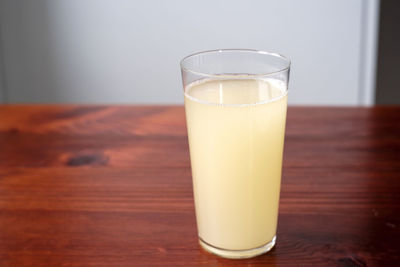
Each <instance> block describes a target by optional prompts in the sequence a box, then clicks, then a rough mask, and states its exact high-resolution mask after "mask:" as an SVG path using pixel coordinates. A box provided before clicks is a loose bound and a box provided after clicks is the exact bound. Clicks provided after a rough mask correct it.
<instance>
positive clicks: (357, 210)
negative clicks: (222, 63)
mask: <svg viewBox="0 0 400 267" xmlns="http://www.w3.org/2000/svg"><path fill="white" fill-rule="evenodd" d="M286 132H287V133H286V143H285V154H284V167H283V180H282V194H281V202H280V215H279V226H278V240H277V245H276V247H275V248H274V249H273V251H272V252H270V253H269V254H266V255H263V256H259V257H256V258H253V259H248V260H236V261H234V260H226V259H221V258H218V257H216V256H213V255H210V254H208V253H207V252H204V251H203V250H202V249H201V248H200V247H199V245H198V244H197V238H196V224H195V216H194V207H193V197H192V188H191V187H192V184H191V174H190V165H189V154H188V144H187V135H186V128H185V118H184V112H183V108H182V107H176V106H174V107H170V106H169V107H167V106H135V107H132V106H43V105H36V106H24V105H21V106H19V105H9V106H1V107H0V266H5V267H8V266H13V267H14V266H18V267H19V266H74V267H75V266H253V265H254V266H262V265H268V264H269V265H271V266H396V265H398V264H399V263H398V262H399V260H400V242H399V240H400V215H399V214H400V108H399V107H376V108H320V107H318V108H317V107H315V108H313V107H307V108H306V107H290V108H289V111H288V122H287V131H286Z"/></svg>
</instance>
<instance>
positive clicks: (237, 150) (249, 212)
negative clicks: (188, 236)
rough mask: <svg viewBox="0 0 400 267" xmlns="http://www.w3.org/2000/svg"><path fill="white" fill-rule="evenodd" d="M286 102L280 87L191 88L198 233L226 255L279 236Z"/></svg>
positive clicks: (240, 83) (214, 84)
mask: <svg viewBox="0 0 400 267" xmlns="http://www.w3.org/2000/svg"><path fill="white" fill-rule="evenodd" d="M286 105H287V95H286V88H285V87H284V84H283V83H281V82H279V81H277V80H255V79H241V80H205V81H204V80H203V81H201V82H195V83H193V84H190V85H189V86H187V87H186V88H185V109H186V119H187V127H188V134H189V145H190V158H191V166H192V175H193V189H194V197H195V207H196V217H197V227H198V233H199V237H200V238H201V239H202V240H203V241H205V242H206V243H208V244H210V245H212V246H215V247H218V248H223V249H231V250H244V249H251V248H256V247H259V246H262V245H264V244H266V243H268V242H270V241H271V240H272V238H273V237H274V236H275V234H276V226H277V215H278V203H279V192H280V180H281V169H282V150H283V140H284V129H285V120H286Z"/></svg>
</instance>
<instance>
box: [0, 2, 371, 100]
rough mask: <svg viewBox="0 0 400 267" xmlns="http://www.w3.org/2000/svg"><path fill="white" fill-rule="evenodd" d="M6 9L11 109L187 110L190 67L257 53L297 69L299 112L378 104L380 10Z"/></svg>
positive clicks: (116, 5)
mask: <svg viewBox="0 0 400 267" xmlns="http://www.w3.org/2000/svg"><path fill="white" fill-rule="evenodd" d="M0 3H1V6H0V8H1V13H0V18H1V30H0V32H1V34H2V38H1V39H2V40H3V44H2V47H3V57H4V58H3V61H4V62H3V63H4V72H3V76H4V77H5V80H6V83H5V84H6V88H5V89H6V91H7V96H8V97H7V98H8V99H7V101H8V102H79V103H85V102H91V103H182V102H183V101H182V99H183V97H182V93H181V91H182V90H181V80H180V70H179V60H180V59H181V58H182V57H184V56H185V55H188V54H190V53H193V52H197V51H202V50H208V49H216V48H255V49H261V50H268V51H275V52H279V53H282V54H284V55H287V56H288V57H290V58H291V59H292V62H293V64H292V71H291V82H290V89H291V92H290V96H289V102H290V103H291V104H314V105H322V104H329V105H358V104H371V103H372V99H370V98H368V95H371V94H373V90H374V77H375V76H374V71H373V70H374V68H375V54H376V52H375V51H376V49H375V46H376V44H375V42H376V25H377V21H378V20H377V9H378V0H335V1H331V0H302V1H296V0H291V1H290V0H279V1H278V0H276V1H265V0H253V1H236V0H226V1H215V0H203V1H180V0H170V1H163V0H149V1H132V0H114V1H109V0H35V1H31V0H19V1H15V0H3V1H2V2H0ZM365 21H367V22H368V23H363V22H365ZM365 42H368V44H367V46H366V45H365ZM365 59H367V60H366V61H365ZM371 73H372V74H371ZM371 75H372V76H371ZM368 86H369V87H368ZM367 87H368V88H367ZM371 92H372V93H371ZM365 95H367V97H365Z"/></svg>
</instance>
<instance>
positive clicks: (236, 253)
mask: <svg viewBox="0 0 400 267" xmlns="http://www.w3.org/2000/svg"><path fill="white" fill-rule="evenodd" d="M275 240H276V236H274V238H272V241H271V242H269V243H267V244H265V245H262V246H260V247H256V248H252V249H245V250H228V249H222V248H217V247H214V246H212V245H210V244H208V243H207V242H204V241H203V240H202V239H201V238H199V243H200V245H201V246H202V247H203V248H204V249H205V250H206V251H208V252H211V253H213V254H215V255H217V256H220V257H223V258H228V259H246V258H252V257H255V256H258V255H261V254H264V253H267V252H268V251H270V250H271V249H272V248H273V247H274V246H275Z"/></svg>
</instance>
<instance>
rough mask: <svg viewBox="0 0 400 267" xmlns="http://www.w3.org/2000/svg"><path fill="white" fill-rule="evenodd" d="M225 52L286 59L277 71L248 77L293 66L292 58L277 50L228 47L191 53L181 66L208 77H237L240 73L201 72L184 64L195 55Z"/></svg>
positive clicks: (285, 69) (274, 73) (271, 73)
mask: <svg viewBox="0 0 400 267" xmlns="http://www.w3.org/2000/svg"><path fill="white" fill-rule="evenodd" d="M225 52H245V53H254V54H260V55H269V56H274V57H277V58H280V59H282V60H284V61H285V62H286V66H285V67H283V68H281V69H278V70H276V71H270V72H266V73H252V74H248V73H246V77H249V78H251V77H265V76H270V75H276V74H278V73H281V72H285V71H288V70H289V69H290V66H291V60H290V59H289V58H287V57H285V56H284V55H282V54H279V53H275V52H268V51H264V50H257V49H243V48H228V49H214V50H205V51H200V52H196V53H193V54H190V55H188V56H186V57H184V58H183V59H182V60H181V61H180V66H181V69H182V70H184V71H187V72H190V73H193V74H195V75H201V76H207V77H214V78H215V77H219V78H221V76H223V77H235V76H237V75H238V74H240V73H238V74H224V73H221V74H214V73H207V72H200V71H195V70H192V69H189V68H187V67H185V66H184V64H185V61H186V60H188V59H190V58H192V57H194V56H198V55H205V54H211V53H225Z"/></svg>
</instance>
